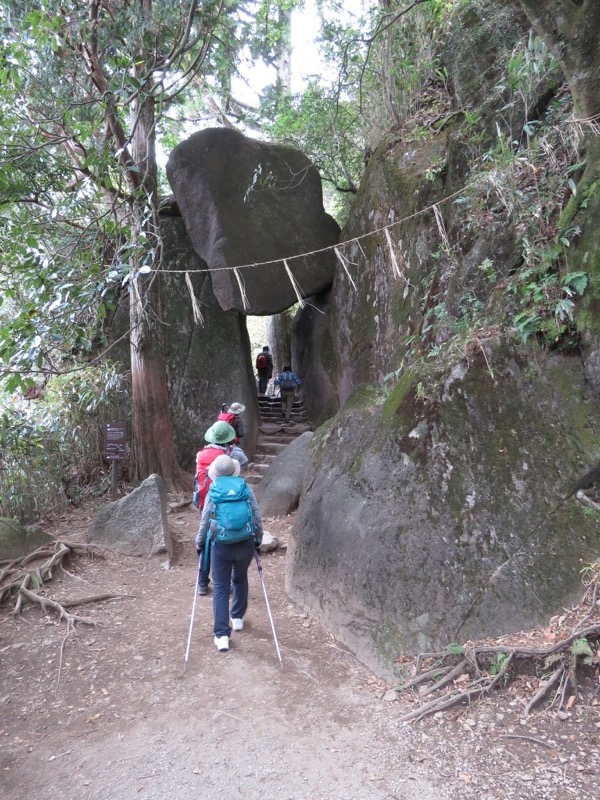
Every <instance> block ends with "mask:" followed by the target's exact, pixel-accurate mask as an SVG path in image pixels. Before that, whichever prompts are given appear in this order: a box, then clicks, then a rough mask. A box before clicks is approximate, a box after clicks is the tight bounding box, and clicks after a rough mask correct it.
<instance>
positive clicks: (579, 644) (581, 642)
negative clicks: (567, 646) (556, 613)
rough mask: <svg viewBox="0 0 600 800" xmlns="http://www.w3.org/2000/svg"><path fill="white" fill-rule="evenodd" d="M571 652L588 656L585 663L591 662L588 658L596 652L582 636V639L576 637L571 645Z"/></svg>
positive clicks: (575, 654)
mask: <svg viewBox="0 0 600 800" xmlns="http://www.w3.org/2000/svg"><path fill="white" fill-rule="evenodd" d="M571 653H572V654H573V655H574V656H586V657H587V658H584V662H585V663H590V662H589V661H588V658H589V659H591V658H592V657H593V655H594V652H593V650H592V648H591V647H590V645H589V642H588V640H587V639H586V638H585V637H582V638H581V639H575V641H574V642H573V644H572V645H571Z"/></svg>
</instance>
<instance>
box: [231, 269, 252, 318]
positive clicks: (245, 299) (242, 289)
mask: <svg viewBox="0 0 600 800" xmlns="http://www.w3.org/2000/svg"><path fill="white" fill-rule="evenodd" d="M233 274H234V275H235V277H236V280H237V282H238V286H239V287H240V295H241V297H242V308H243V309H244V310H245V311H247V310H248V309H249V308H250V303H249V302H248V295H247V294H246V287H245V285H244V280H243V278H242V276H241V275H240V273H239V270H238V269H237V267H234V268H233Z"/></svg>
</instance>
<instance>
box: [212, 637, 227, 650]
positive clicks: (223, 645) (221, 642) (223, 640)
mask: <svg viewBox="0 0 600 800" xmlns="http://www.w3.org/2000/svg"><path fill="white" fill-rule="evenodd" d="M214 642H215V644H216V645H217V649H218V650H220V651H221V652H225V650H229V636H215V639H214Z"/></svg>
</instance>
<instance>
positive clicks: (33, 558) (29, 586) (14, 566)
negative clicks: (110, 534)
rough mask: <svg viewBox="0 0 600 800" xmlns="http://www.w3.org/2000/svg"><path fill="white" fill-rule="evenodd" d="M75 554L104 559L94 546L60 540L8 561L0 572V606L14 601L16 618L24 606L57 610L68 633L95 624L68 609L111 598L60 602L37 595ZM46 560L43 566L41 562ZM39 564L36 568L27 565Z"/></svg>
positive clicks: (100, 597)
mask: <svg viewBox="0 0 600 800" xmlns="http://www.w3.org/2000/svg"><path fill="white" fill-rule="evenodd" d="M72 554H85V555H93V556H101V554H102V551H101V550H100V549H99V548H97V547H95V546H94V545H88V544H82V543H81V542H70V541H64V540H61V541H57V542H56V543H55V544H54V545H53V546H51V545H43V546H42V547H38V549H37V550H34V551H33V552H31V553H28V554H27V555H25V556H21V557H20V558H15V559H12V560H11V561H8V562H5V565H4V567H3V569H2V571H1V572H0V604H2V603H3V602H5V601H8V600H9V599H13V598H14V608H13V611H12V613H13V614H14V615H17V614H20V613H21V612H22V610H23V606H24V603H25V602H26V601H29V602H30V603H36V604H37V605H39V606H41V607H42V609H44V610H46V609H51V610H52V611H55V612H56V613H57V614H58V616H59V618H60V619H64V620H65V621H66V623H67V629H68V631H70V630H72V629H73V627H74V625H75V623H77V622H79V623H81V624H82V625H96V622H95V621H94V620H91V619H88V618H87V617H80V616H78V615H76V614H70V613H69V612H68V611H66V608H68V607H72V606H76V605H83V604H84V603H90V602H94V601H98V600H106V599H108V598H109V597H111V596H112V595H97V596H95V597H92V598H84V599H82V600H71V601H68V602H66V603H63V604H61V603H57V602H56V601H54V600H51V599H50V598H48V597H44V596H42V595H40V594H38V592H37V589H38V588H39V587H40V586H42V584H44V583H46V582H48V581H49V580H51V578H52V573H53V570H54V569H55V568H56V567H57V566H58V565H60V564H62V562H63V561H64V560H65V559H66V558H68V557H69V556H70V555H72ZM40 561H43V563H41V564H40V563H39V562H40ZM35 562H38V563H37V564H36V566H33V567H31V568H28V565H30V564H34V563H35Z"/></svg>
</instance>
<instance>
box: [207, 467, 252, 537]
mask: <svg viewBox="0 0 600 800" xmlns="http://www.w3.org/2000/svg"><path fill="white" fill-rule="evenodd" d="M208 497H209V499H210V500H212V501H213V503H214V504H215V511H214V513H213V515H212V520H213V522H211V537H210V538H211V541H212V542H224V543H225V544H234V543H235V542H243V541H244V539H251V538H252V537H253V536H254V530H253V524H252V509H251V508H250V490H249V488H248V484H247V483H246V481H245V480H244V479H243V478H239V477H237V478H234V477H233V476H232V475H228V476H222V477H220V478H216V479H215V480H214V481H213V482H212V483H211V485H210V489H209V490H208Z"/></svg>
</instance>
